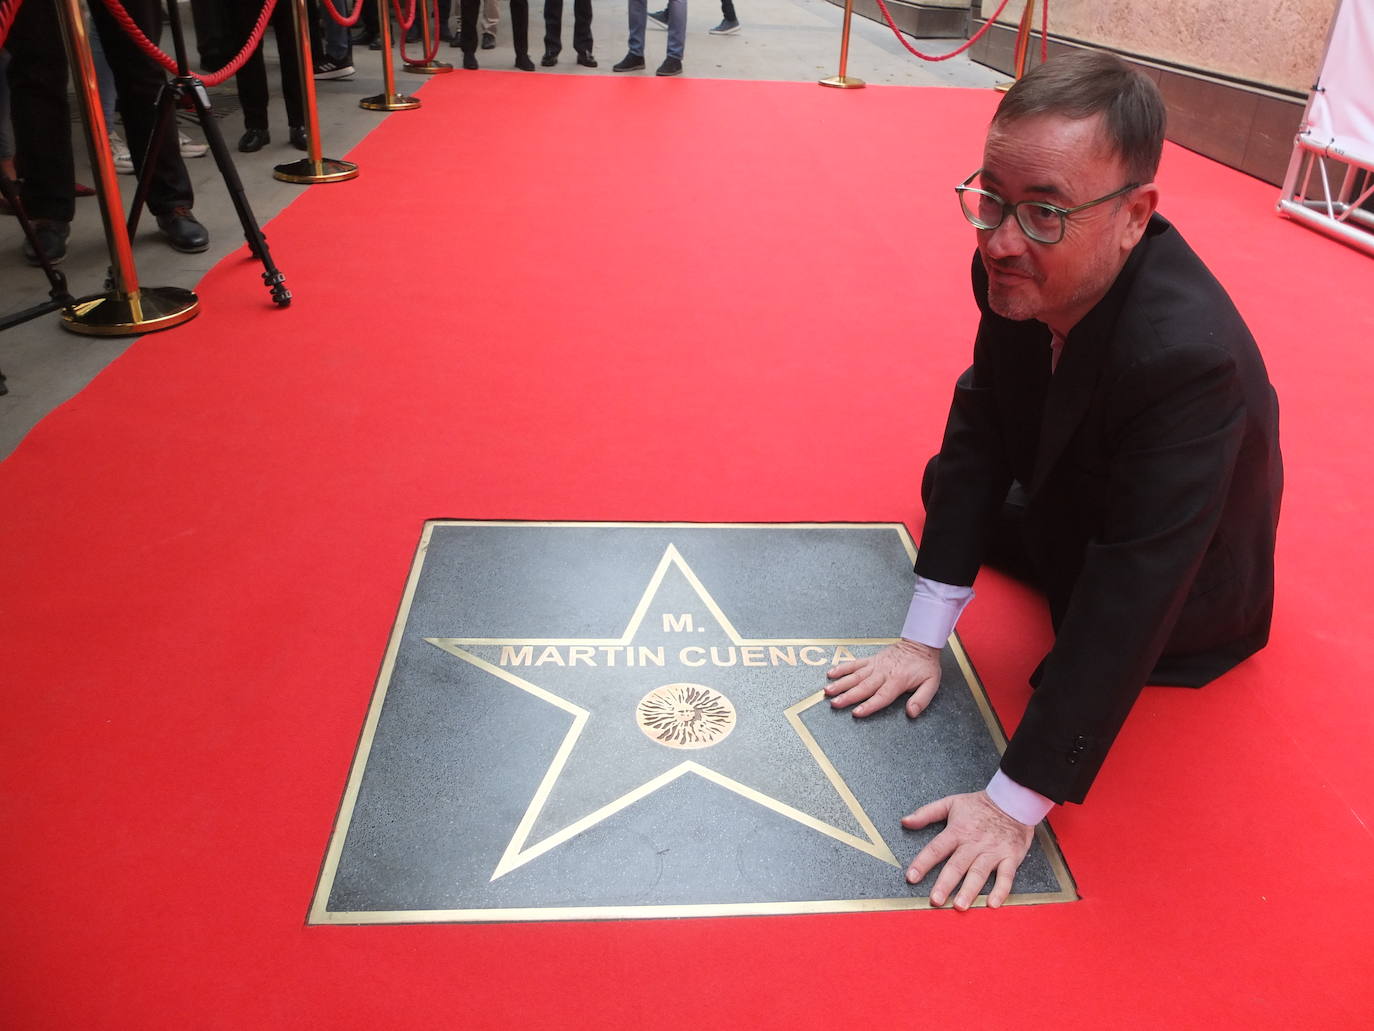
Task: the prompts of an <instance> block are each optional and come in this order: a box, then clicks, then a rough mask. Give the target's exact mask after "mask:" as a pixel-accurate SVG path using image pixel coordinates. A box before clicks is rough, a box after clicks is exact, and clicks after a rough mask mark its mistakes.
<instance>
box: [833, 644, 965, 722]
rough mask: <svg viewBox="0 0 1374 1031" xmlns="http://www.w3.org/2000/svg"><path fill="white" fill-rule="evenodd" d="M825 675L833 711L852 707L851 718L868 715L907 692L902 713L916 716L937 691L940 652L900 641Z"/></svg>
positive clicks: (927, 646)
mask: <svg viewBox="0 0 1374 1031" xmlns="http://www.w3.org/2000/svg"><path fill="white" fill-rule="evenodd" d="M826 676H827V677H829V678H830V683H829V684H828V685H827V686H826V688H825V693H826V694H827V695H829V696H830V704H831V706H833V707H834V708H836V709H847V708H848V707H849V706H851V705H854V706H855V708H854V715H855V716H871V715H872V714H873V713H875V712H879V711H880V710H882V709H886V708H887V707H888V706H889V705H891V704H892V703H893V702H894V701H896V700H897V699H898V698H899V697H900V696H901V695H903V694H906V693H907V692H908V691H910V692H911V697H910V698H909V699H908V700H907V703H906V714H907V715H908V716H919V715H920V714H921V712H922V711H923V710H924V709H925V707H926V706H927V705H929V704H930V700H931V699H932V698H934V697H935V692H936V691H938V690H939V689H940V650H939V649H938V648H931V647H930V646H929V645H925V644H917V643H916V642H915V641H908V640H907V639H906V638H902V639H901V640H899V641H897V642H896V643H895V644H889V645H888V646H887V647H886V648H884V649H883V650H882V651H880V652H879V653H878V654H877V655H870V656H868V657H867V658H863V659H855V660H854V661H853V662H842V663H840V664H839V665H838V666H836V667H835V668H834V669H832V670H830V671H829V672H828V673H826ZM856 703H858V704H856Z"/></svg>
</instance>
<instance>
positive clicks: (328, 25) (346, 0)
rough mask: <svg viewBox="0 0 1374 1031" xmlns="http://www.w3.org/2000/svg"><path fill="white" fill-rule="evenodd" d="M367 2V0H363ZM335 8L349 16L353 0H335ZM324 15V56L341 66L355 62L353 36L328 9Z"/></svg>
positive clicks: (324, 11) (322, 12)
mask: <svg viewBox="0 0 1374 1031" xmlns="http://www.w3.org/2000/svg"><path fill="white" fill-rule="evenodd" d="M362 2H364V3H366V2H367V0H362ZM334 9H335V10H336V11H338V12H339V13H340V14H342V15H343V16H344V17H345V18H347V17H348V16H349V15H350V14H352V13H353V0H334ZM320 13H321V14H323V15H324V56H325V58H326V59H327V60H329V61H330V62H332V63H333V64H336V65H339V66H340V67H347V66H348V65H351V64H352V63H353V37H352V36H351V35H350V34H349V30H348V29H347V28H345V27H344V26H342V25H340V24H339V23H338V22H336V21H335V20H334V16H333V15H331V14H330V13H329V11H328V10H323V11H321V12H320Z"/></svg>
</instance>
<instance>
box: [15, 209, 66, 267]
mask: <svg viewBox="0 0 1374 1031" xmlns="http://www.w3.org/2000/svg"><path fill="white" fill-rule="evenodd" d="M71 231H72V224H71V223H70V222H59V221H57V220H56V219H51V218H35V219H34V220H33V235H34V237H35V238H36V239H37V240H38V250H34V249H33V247H32V246H31V245H30V244H29V241H28V238H27V237H26V238H25V239H24V260H25V261H27V262H28V263H29V264H30V265H41V264H42V262H40V261H39V260H38V252H39V251H42V252H43V256H44V257H45V258H47V259H48V264H49V265H56V264H59V263H60V262H61V261H62V259H63V258H65V257H66V256H67V237H68V236H70V235H71Z"/></svg>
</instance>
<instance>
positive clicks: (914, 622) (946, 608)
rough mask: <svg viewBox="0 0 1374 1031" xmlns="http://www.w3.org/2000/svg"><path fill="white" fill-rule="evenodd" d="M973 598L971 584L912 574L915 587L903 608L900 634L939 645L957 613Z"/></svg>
mask: <svg viewBox="0 0 1374 1031" xmlns="http://www.w3.org/2000/svg"><path fill="white" fill-rule="evenodd" d="M972 600H973V588H972V587H955V586H953V585H952V584H945V583H941V582H940V581H939V580H927V579H926V578H925V577H923V576H918V577H917V578H916V590H915V592H914V593H913V594H912V597H911V607H910V608H909V609H907V613H906V622H905V623H903V624H902V636H903V637H905V638H906V639H907V640H908V641H915V642H916V643H917V644H924V645H927V646H928V647H931V648H943V647H944V646H945V642H946V641H948V640H949V635H950V634H952V633H953V632H954V624H955V623H957V622H958V621H959V614H960V613H961V612H963V611H964V606H966V605H967V604H968V603H969V602H970V601H972Z"/></svg>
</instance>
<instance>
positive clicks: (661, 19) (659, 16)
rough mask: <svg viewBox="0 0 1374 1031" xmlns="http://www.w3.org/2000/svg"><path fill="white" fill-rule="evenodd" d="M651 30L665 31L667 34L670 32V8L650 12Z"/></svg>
mask: <svg viewBox="0 0 1374 1031" xmlns="http://www.w3.org/2000/svg"><path fill="white" fill-rule="evenodd" d="M649 28H651V29H663V30H664V31H665V32H666V31H667V30H668V8H666V7H665V8H663V10H661V11H650V12H649Z"/></svg>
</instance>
